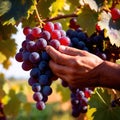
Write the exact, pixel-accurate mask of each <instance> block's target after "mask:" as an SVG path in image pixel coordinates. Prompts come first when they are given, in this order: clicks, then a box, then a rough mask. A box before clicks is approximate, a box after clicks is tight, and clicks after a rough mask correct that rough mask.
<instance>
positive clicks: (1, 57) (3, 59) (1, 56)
mask: <svg viewBox="0 0 120 120" xmlns="http://www.w3.org/2000/svg"><path fill="white" fill-rule="evenodd" d="M5 60H6V56H5V55H4V54H2V53H1V52H0V64H2V63H3V62H4V61H5Z"/></svg>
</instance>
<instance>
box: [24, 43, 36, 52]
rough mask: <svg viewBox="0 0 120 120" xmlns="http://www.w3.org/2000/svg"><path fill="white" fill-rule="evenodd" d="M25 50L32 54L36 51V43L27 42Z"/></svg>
mask: <svg viewBox="0 0 120 120" xmlns="http://www.w3.org/2000/svg"><path fill="white" fill-rule="evenodd" d="M26 48H27V50H28V51H29V52H34V51H37V49H36V43H35V42H34V41H29V42H27V46H26Z"/></svg>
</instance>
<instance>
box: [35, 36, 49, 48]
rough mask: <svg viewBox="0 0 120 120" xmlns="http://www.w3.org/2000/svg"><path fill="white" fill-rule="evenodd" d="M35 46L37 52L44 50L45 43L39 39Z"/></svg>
mask: <svg viewBox="0 0 120 120" xmlns="http://www.w3.org/2000/svg"><path fill="white" fill-rule="evenodd" d="M36 46H37V49H38V50H44V49H45V48H46V46H47V41H46V40H45V39H44V38H40V39H38V40H37V42H36Z"/></svg>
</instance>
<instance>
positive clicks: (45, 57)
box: [41, 51, 50, 61]
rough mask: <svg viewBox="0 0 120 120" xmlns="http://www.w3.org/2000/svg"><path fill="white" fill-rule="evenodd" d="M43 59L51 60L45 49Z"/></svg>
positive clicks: (42, 54)
mask: <svg viewBox="0 0 120 120" xmlns="http://www.w3.org/2000/svg"><path fill="white" fill-rule="evenodd" d="M41 59H42V60H44V61H49V60H50V56H49V55H48V53H47V52H46V51H43V52H42V53H41Z"/></svg>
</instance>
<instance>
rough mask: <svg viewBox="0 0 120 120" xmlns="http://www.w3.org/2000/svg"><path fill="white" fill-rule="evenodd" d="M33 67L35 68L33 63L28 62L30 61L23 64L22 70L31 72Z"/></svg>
mask: <svg viewBox="0 0 120 120" xmlns="http://www.w3.org/2000/svg"><path fill="white" fill-rule="evenodd" d="M32 67H33V64H32V63H31V62H28V61H27V62H26V61H24V62H23V63H22V69H23V70H25V71H29V70H31V69H32Z"/></svg>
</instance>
